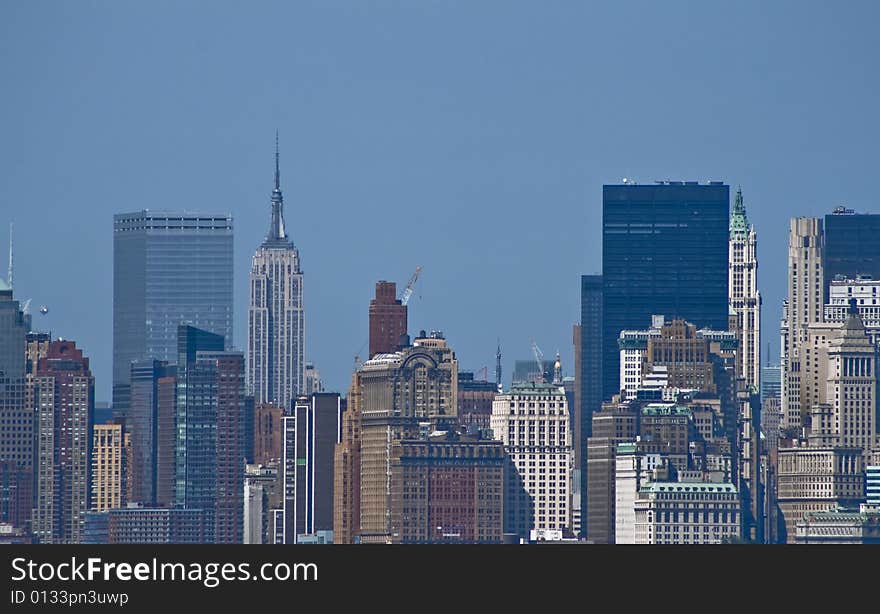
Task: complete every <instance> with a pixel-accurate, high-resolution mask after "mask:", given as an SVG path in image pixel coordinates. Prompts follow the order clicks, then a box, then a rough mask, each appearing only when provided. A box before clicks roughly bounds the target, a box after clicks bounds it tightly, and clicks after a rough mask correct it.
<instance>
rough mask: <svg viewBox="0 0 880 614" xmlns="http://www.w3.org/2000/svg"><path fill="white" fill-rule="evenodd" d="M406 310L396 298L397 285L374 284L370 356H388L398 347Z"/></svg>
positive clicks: (378, 282) (404, 327) (404, 323)
mask: <svg viewBox="0 0 880 614" xmlns="http://www.w3.org/2000/svg"><path fill="white" fill-rule="evenodd" d="M406 317H407V309H406V305H404V304H403V301H402V300H400V299H398V298H397V284H395V283H394V282H393V281H377V282H376V298H374V299H371V300H370V355H369V356H368V357H367V358H372V357H373V356H375V355H376V354H390V353H391V352H396V351H397V348H398V347H399V346H400V336H401V335H405V334H406Z"/></svg>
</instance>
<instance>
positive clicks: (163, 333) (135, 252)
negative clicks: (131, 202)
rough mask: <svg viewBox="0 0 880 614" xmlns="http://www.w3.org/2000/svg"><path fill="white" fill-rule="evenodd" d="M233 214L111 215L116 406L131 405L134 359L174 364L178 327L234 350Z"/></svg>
mask: <svg viewBox="0 0 880 614" xmlns="http://www.w3.org/2000/svg"><path fill="white" fill-rule="evenodd" d="M232 287H233V284H232V216H231V215H229V214H223V213H221V214H206V213H191V212H185V211H183V212H181V211H178V212H169V211H149V210H144V211H137V212H134V213H122V214H118V215H115V216H113V408H114V412H116V415H120V416H124V415H125V412H126V410H127V409H128V403H129V394H130V390H129V378H130V375H131V361H132V360H141V359H156V360H164V361H168V362H173V361H174V359H175V357H176V353H177V327H178V325H180V324H191V325H193V326H197V327H199V328H201V329H204V330H208V331H211V332H214V333H217V334H218V335H222V336H223V337H224V338H225V339H226V343H227V344H229V345H228V347H231V346H232Z"/></svg>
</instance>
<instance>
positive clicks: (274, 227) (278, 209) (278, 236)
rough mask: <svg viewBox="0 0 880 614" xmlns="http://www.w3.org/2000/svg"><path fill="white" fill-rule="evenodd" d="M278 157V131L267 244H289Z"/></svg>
mask: <svg viewBox="0 0 880 614" xmlns="http://www.w3.org/2000/svg"><path fill="white" fill-rule="evenodd" d="M278 158H279V156H278V131H277V130H276V131H275V189H274V190H272V220H271V223H270V225H269V233H268V234H267V235H266V243H276V242H281V243H289V242H290V239H288V237H287V232H285V230H284V197H283V196H282V195H281V167H280V164H279V159H278Z"/></svg>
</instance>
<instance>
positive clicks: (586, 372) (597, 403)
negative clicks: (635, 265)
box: [572, 275, 603, 534]
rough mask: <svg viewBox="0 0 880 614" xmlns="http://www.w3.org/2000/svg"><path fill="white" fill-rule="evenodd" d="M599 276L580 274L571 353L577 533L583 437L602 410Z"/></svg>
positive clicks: (583, 483)
mask: <svg viewBox="0 0 880 614" xmlns="http://www.w3.org/2000/svg"><path fill="white" fill-rule="evenodd" d="M602 325H603V321H602V276H601V275H581V324H580V326H579V327H578V333H579V334H580V339H579V340H578V342H579V343H580V349H579V351H577V352H575V362H576V363H579V365H580V367H578V366H577V364H576V365H575V369H576V375H575V377H577V378H578V380H579V381H578V382H577V385H576V387H575V389H576V390H580V395H578V396H579V398H576V400H575V412H574V414H573V421H572V433H573V436H574V439H573V442H574V477H575V479H576V480H577V482H578V487H577V489H576V490H577V492H578V493H579V498H578V503H579V505H580V517H581V533H582V534H583V533H584V531H585V530H586V526H587V523H586V516H587V439H588V438H589V437H590V435H591V434H592V430H593V414H594V413H596V412H598V411H600V410H601V409H602V386H603V383H602V382H603V379H602V351H603V345H602Z"/></svg>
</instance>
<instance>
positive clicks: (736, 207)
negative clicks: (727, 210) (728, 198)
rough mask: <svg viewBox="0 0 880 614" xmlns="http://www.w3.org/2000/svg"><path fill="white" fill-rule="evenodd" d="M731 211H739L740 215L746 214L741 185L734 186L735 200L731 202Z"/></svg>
mask: <svg viewBox="0 0 880 614" xmlns="http://www.w3.org/2000/svg"><path fill="white" fill-rule="evenodd" d="M733 212H734V213H741V214H742V215H745V214H746V206H745V205H744V204H743V190H742V186H739V185H738V186H736V200H734V203H733Z"/></svg>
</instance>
